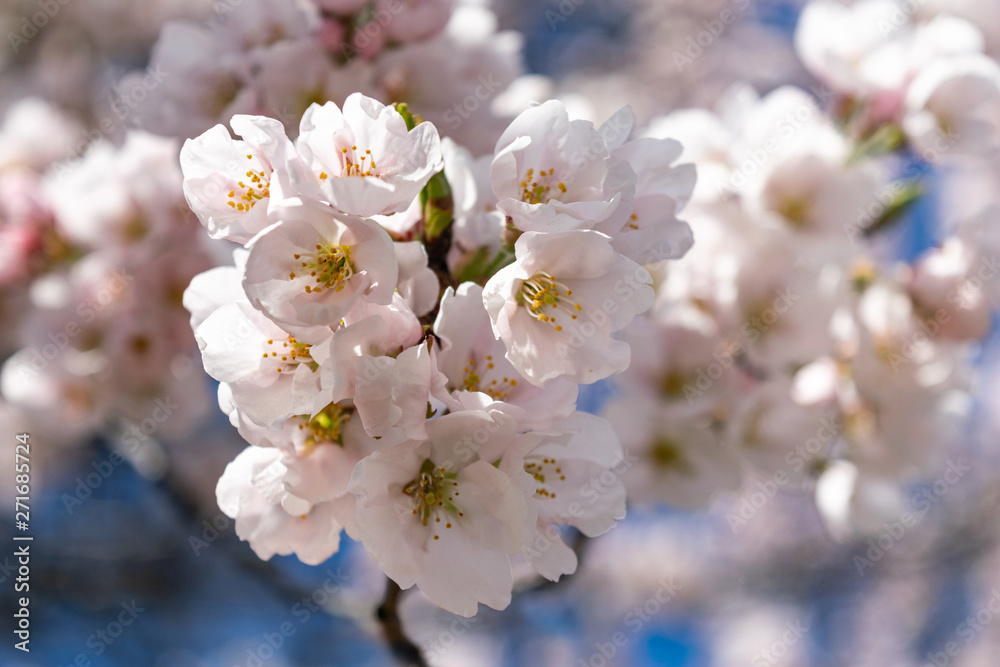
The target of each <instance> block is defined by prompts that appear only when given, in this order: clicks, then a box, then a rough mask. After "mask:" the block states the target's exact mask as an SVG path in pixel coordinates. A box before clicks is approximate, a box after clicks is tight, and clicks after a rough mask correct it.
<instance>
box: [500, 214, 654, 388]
mask: <svg viewBox="0 0 1000 667" xmlns="http://www.w3.org/2000/svg"><path fill="white" fill-rule="evenodd" d="M515 254H516V257H517V261H516V262H515V263H514V264H512V265H510V266H508V267H505V268H504V269H501V270H500V271H499V272H497V274H496V275H495V276H493V278H491V279H490V281H489V282H488V283H486V287H485V288H484V290H483V302H484V303H485V305H486V310H487V312H488V313H489V316H490V320H491V322H492V325H493V332H494V334H495V335H496V336H497V337H498V338H500V339H501V340H502V341H503V342H504V345H506V347H507V353H506V357H507V359H508V360H509V361H510V362H511V363H512V364H513V365H514V367H515V368H516V369H517V370H518V371H519V372H520V373H521V374H522V375H524V376H525V377H526V378H527V379H528V380H529V381H530V382H532V383H533V384H535V385H537V386H542V385H543V384H544V383H545V382H546V381H547V380H550V379H553V378H556V377H565V378H566V379H568V380H571V381H574V382H578V383H582V384H588V383H591V382H596V381H597V380H600V379H602V378H605V377H608V376H609V375H611V374H612V373H617V372H621V371H623V370H625V369H626V368H627V367H628V364H629V359H630V353H629V347H628V345H627V344H626V343H623V342H621V341H618V340H614V339H612V338H611V334H612V333H613V332H615V331H618V330H619V329H621V328H623V327H625V326H626V325H627V324H628V323H629V322H630V321H631V320H632V318H633V317H634V316H635V315H636V314H638V313H641V312H643V311H645V310H646V309H648V308H649V307H650V306H651V305H652V303H653V296H654V293H653V289H652V287H651V284H652V277H651V276H650V275H649V272H648V271H646V270H645V269H644V268H642V267H641V266H639V265H638V264H636V263H635V262H633V261H632V260H630V259H628V258H627V257H624V256H622V255H619V254H618V253H616V252H615V251H614V249H612V247H611V242H610V239H609V238H608V237H607V236H605V235H604V234H600V233H598V232H593V231H582V230H581V231H573V232H562V233H553V234H543V233H539V232H526V233H524V234H523V235H522V236H521V237H520V238H519V239H518V240H517V243H516V244H515Z"/></svg>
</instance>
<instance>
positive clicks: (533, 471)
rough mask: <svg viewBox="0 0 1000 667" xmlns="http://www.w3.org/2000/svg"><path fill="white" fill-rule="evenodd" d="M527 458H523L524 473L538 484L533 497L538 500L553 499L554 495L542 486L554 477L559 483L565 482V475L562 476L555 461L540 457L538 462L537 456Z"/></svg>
mask: <svg viewBox="0 0 1000 667" xmlns="http://www.w3.org/2000/svg"><path fill="white" fill-rule="evenodd" d="M529 458H530V460H529ZM529 458H525V461H524V471H525V472H526V473H528V474H529V475H531V476H532V477H534V478H535V481H536V482H538V485H539V486H538V488H537V489H536V490H535V495H536V496H538V497H539V498H549V499H554V498H555V497H556V494H555V493H553V492H551V491H549V490H548V489H546V488H545V486H544V484H545V480H546V479H548V480H549V481H552V480H554V479H555V478H556V477H558V478H559V481H561V482H565V481H566V475H564V474H563V471H562V468H561V467H559V462H558V461H556V460H555V459H550V458H549V457H547V456H546V457H542V459H541V460H539V458H538V457H537V456H534V457H529ZM547 471H548V472H547ZM547 475H548V476H547Z"/></svg>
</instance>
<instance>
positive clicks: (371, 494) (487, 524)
mask: <svg viewBox="0 0 1000 667" xmlns="http://www.w3.org/2000/svg"><path fill="white" fill-rule="evenodd" d="M498 420H499V421H498ZM427 431H428V437H427V439H426V440H412V441H407V442H404V443H402V444H399V445H396V446H395V447H393V448H391V449H387V450H383V451H379V452H375V453H374V454H372V455H370V456H368V457H367V458H365V459H364V460H362V461H361V462H360V463H359V464H358V466H357V468H356V469H355V471H354V477H353V478H352V480H351V483H350V486H349V487H348V489H349V490H350V491H352V492H354V493H356V494H358V505H357V511H356V512H355V516H354V523H355V525H356V526H357V529H358V533H359V536H360V539H361V541H362V543H363V544H364V546H365V549H366V550H367V551H368V554H369V555H370V556H371V558H372V559H373V560H374V561H375V562H376V563H377V564H378V566H379V567H380V568H381V569H382V571H383V572H385V573H386V574H387V575H388V576H389V577H390V578H392V579H393V580H394V581H395V582H396V583H397V584H399V585H400V587H401V588H404V589H406V588H410V587H411V586H413V585H414V584H415V585H416V586H417V587H418V588H420V590H421V591H422V592H423V593H424V594H425V595H426V596H427V597H428V598H429V599H430V600H431V601H432V602H433V603H434V604H436V605H438V606H440V607H441V608H443V609H446V610H448V611H450V612H452V613H454V614H459V615H461V616H473V615H474V614H475V613H476V611H477V609H478V605H479V604H485V605H487V606H489V607H493V608H494V609H503V608H505V607H506V606H507V605H508V604H510V599H511V587H512V585H513V580H512V575H511V570H510V565H509V564H508V559H507V556H508V555H513V554H516V553H518V552H519V551H520V550H521V547H522V546H523V545H524V544H525V543H526V542H527V541H528V539H529V538H530V536H531V534H532V531H533V530H534V525H535V512H534V510H532V508H531V505H530V504H529V503H528V499H527V498H526V497H525V492H524V490H523V489H524V488H527V486H528V485H529V484H530V483H531V478H530V477H529V476H528V475H527V473H525V472H524V470H523V466H522V467H521V469H518V465H517V462H516V461H510V460H508V461H507V462H505V465H504V466H503V467H504V468H505V469H509V470H511V472H510V473H507V472H504V471H503V470H501V469H498V468H497V467H496V466H494V465H493V463H492V461H491V460H488V459H484V458H483V456H482V455H481V454H482V451H481V450H493V451H495V450H498V449H499V450H501V451H502V450H507V451H508V452H509V451H510V444H511V443H512V442H514V441H515V440H516V438H517V436H516V431H515V425H514V423H513V420H509V419H508V420H503V419H502V416H501V415H499V414H497V413H493V415H492V416H491V414H489V413H487V412H484V411H476V410H468V411H463V412H457V413H453V414H449V415H444V416H442V417H439V418H437V419H433V420H431V421H429V422H428V423H427ZM477 443H481V444H478V445H477ZM509 455H510V454H508V456H509Z"/></svg>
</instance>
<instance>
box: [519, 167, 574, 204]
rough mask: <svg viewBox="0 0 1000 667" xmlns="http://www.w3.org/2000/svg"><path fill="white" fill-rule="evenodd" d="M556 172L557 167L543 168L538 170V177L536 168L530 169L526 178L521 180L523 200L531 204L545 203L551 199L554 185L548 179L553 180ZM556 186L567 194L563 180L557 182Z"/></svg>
mask: <svg viewBox="0 0 1000 667" xmlns="http://www.w3.org/2000/svg"><path fill="white" fill-rule="evenodd" d="M555 172H556V170H555V169H549V170H548V171H545V170H544V169H542V170H541V171H540V172H538V177H537V178H536V177H535V170H534V169H528V173H526V174H525V175H524V180H523V181H521V201H523V202H527V203H529V204H544V203H546V202H547V201H549V199H551V198H552V194H551V193H552V186H551V185H549V183H547V182H546V180H548V181H549V182H551V179H552V175H553V174H554V173H555ZM556 188H558V189H559V192H560V193H562V194H566V184H565V183H563V182H562V181H560V182H559V183H556Z"/></svg>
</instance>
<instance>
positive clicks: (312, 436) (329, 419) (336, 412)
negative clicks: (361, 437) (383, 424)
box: [299, 403, 354, 447]
mask: <svg viewBox="0 0 1000 667" xmlns="http://www.w3.org/2000/svg"><path fill="white" fill-rule="evenodd" d="M352 412H354V409H353V408H344V407H341V406H339V405H337V404H336V403H331V404H330V405H328V406H326V407H325V408H323V409H322V410H320V411H319V412H318V413H316V415H315V416H314V417H312V418H311V419H310V417H309V415H303V416H301V417H300V418H299V419H301V421H302V423H301V424H299V430H300V431H304V430H306V429H309V434H308V435H307V436H306V439H305V445H306V446H307V447H311V446H314V445H317V444H321V443H324V442H328V443H333V444H337V445H341V446H343V444H344V434H343V428H344V425H345V424H347V422H349V421H351V413H352Z"/></svg>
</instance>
